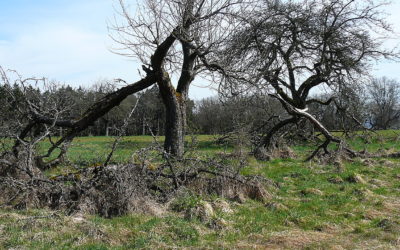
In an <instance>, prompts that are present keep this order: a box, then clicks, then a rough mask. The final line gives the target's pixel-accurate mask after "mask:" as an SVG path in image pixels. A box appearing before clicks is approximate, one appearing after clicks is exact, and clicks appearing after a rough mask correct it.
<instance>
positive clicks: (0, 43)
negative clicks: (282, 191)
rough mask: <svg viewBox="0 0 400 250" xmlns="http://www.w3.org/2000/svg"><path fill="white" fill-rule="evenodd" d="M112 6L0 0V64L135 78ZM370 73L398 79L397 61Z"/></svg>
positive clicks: (102, 0) (60, 77)
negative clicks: (112, 30)
mask: <svg viewBox="0 0 400 250" xmlns="http://www.w3.org/2000/svg"><path fill="white" fill-rule="evenodd" d="M131 2H132V3H135V1H131ZM393 2H394V3H393V5H392V6H391V7H390V8H387V11H388V12H389V14H391V16H390V17H389V21H390V22H391V23H392V24H393V25H394V27H395V30H396V32H398V33H400V15H399V14H398V13H400V0H395V1H393ZM113 4H116V2H115V0H0V10H1V15H0V24H1V25H0V65H1V66H2V67H3V68H5V69H15V70H17V71H18V72H19V73H20V74H22V75H23V76H24V77H31V76H36V77H43V76H45V77H47V78H49V79H54V80H57V81H60V82H64V83H68V84H70V85H73V86H79V85H83V86H90V85H92V84H93V83H95V82H96V81H98V80H101V79H114V78H122V79H125V80H127V81H128V82H132V81H135V80H137V79H139V76H138V73H137V72H138V69H139V68H140V67H139V65H138V64H137V63H135V62H133V61H132V60H130V59H128V58H125V57H122V56H118V55H115V54H113V53H112V52H110V48H111V47H112V46H113V45H115V44H113V42H112V41H111V39H110V38H109V37H108V32H107V22H108V21H109V20H112V18H113V15H114V13H115V11H114V8H113ZM396 36H397V37H399V35H396ZM399 41H400V40H399V39H395V40H392V41H391V42H389V43H388V44H389V45H394V44H397V43H399ZM374 74H375V75H378V76H383V75H386V76H388V77H392V78H397V79H399V80H400V70H399V66H398V64H396V63H385V62H382V63H379V64H377V65H376V66H375V71H374ZM196 85H200V86H202V84H201V83H199V82H198V83H196ZM204 86H206V85H204ZM212 94H215V92H211V91H210V90H208V89H207V88H204V87H200V88H199V87H193V88H191V90H190V97H191V98H195V99H199V98H202V97H205V96H210V95H212Z"/></svg>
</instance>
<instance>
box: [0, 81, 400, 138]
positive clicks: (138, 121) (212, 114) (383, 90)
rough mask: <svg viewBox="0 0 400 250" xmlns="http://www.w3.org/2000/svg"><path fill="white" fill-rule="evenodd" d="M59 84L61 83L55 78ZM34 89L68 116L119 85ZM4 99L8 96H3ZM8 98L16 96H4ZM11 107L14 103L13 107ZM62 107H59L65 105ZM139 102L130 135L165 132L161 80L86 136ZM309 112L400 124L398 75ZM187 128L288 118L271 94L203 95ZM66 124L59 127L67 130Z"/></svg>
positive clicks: (255, 129)
mask: <svg viewBox="0 0 400 250" xmlns="http://www.w3.org/2000/svg"><path fill="white" fill-rule="evenodd" d="M54 86H57V84H55V85H54ZM6 87H7V86H4V85H2V86H0V98H2V99H3V98H5V97H6V96H7V95H5V94H3V93H5V91H12V92H14V93H15V96H18V92H21V91H22V90H21V89H20V87H19V86H14V87H13V89H11V90H10V89H8V90H6V89H5V88H6ZM28 88H29V91H31V92H32V95H33V96H34V95H39V96H40V97H38V98H36V99H37V100H38V101H40V102H43V101H45V100H48V99H51V98H52V99H54V100H57V105H59V106H60V107H64V110H65V112H63V113H62V118H63V119H71V118H73V117H80V116H81V115H83V113H84V112H85V111H86V110H87V109H88V108H89V107H90V105H91V104H92V103H94V102H96V101H98V100H99V99H101V98H102V97H104V96H105V95H107V94H108V93H111V92H113V91H115V87H114V86H113V85H112V84H110V83H108V82H101V83H97V84H95V85H93V86H92V87H90V88H82V87H78V88H73V87H71V86H68V85H67V86H59V85H58V87H53V88H51V89H47V90H46V91H40V90H39V89H35V88H34V87H32V86H29V87H28ZM313 97H314V98H315V99H318V100H320V101H321V102H327V101H329V98H331V97H332V94H322V93H318V94H314V96H313ZM3 101H4V102H3ZM1 102H2V103H7V102H8V103H9V102H12V100H1ZM10 107H11V108H10ZM12 107H13V106H12V105H10V106H1V107H0V112H2V113H3V114H9V117H10V119H9V120H8V121H7V120H3V121H1V122H2V123H3V125H4V124H5V123H7V122H9V123H11V121H12V118H11V117H12V116H13V115H14V114H15V110H12ZM60 107H59V108H60ZM133 107H136V108H135V111H134V114H133V116H132V119H130V121H129V126H128V127H127V128H126V131H125V134H126V135H152V134H153V135H164V131H165V127H164V126H165V122H164V120H165V115H166V114H165V109H164V107H163V105H162V100H161V97H160V94H159V91H158V88H157V87H156V86H154V87H152V88H149V89H147V90H144V91H142V92H139V93H137V94H135V95H130V96H129V97H128V98H126V99H125V100H124V101H123V102H122V103H121V105H119V106H117V107H115V108H114V109H113V110H112V111H111V112H108V113H107V114H105V115H104V116H103V117H101V118H99V119H98V120H97V121H95V122H94V123H93V124H92V126H90V127H89V128H88V129H86V130H84V131H82V132H81V135H82V136H113V135H117V134H118V128H120V127H121V126H122V124H123V122H124V118H125V117H126V116H127V114H128V113H129V111H130V110H132V109H133ZM309 109H310V113H311V114H313V115H314V116H315V117H316V118H317V119H318V120H319V121H321V122H322V123H323V124H324V125H325V126H326V128H328V129H329V130H354V129H357V128H358V129H361V128H362V127H365V128H368V129H374V130H379V129H397V128H399V127H400V84H399V82H397V81H396V80H394V79H388V78H385V77H383V78H374V79H372V80H371V82H370V83H369V84H364V85H363V88H362V89H361V88H358V89H354V88H353V89H347V90H342V91H341V92H340V95H335V96H334V99H333V100H332V101H331V102H330V103H329V105H318V104H311V105H310V106H309ZM187 116H188V127H189V130H188V133H192V134H224V133H229V132H232V131H235V130H237V129H238V128H242V129H243V128H245V129H246V130H247V131H249V132H252V133H263V132H265V131H268V130H269V129H270V128H271V127H273V126H274V124H276V123H277V122H278V121H280V120H282V119H285V118H286V116H287V114H286V113H285V112H284V110H283V108H282V106H281V105H280V103H279V102H278V101H277V100H276V99H275V98H272V97H270V96H268V95H259V93H258V94H253V95H240V96H236V97H230V98H223V97H218V96H213V97H207V98H204V99H201V100H196V101H193V100H189V101H188V105H187ZM62 133H63V130H62V129H60V130H59V131H58V134H59V135H62Z"/></svg>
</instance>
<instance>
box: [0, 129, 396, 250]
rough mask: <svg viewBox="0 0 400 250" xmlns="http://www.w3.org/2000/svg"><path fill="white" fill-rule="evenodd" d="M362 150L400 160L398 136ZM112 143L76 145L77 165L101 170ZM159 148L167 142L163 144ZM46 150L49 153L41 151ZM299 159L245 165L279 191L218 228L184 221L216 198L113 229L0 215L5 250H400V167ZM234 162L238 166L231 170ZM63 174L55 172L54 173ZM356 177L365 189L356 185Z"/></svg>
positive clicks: (207, 144)
mask: <svg viewBox="0 0 400 250" xmlns="http://www.w3.org/2000/svg"><path fill="white" fill-rule="evenodd" d="M379 135H380V136H379V137H378V138H375V139H373V140H371V142H370V143H369V144H364V142H363V140H362V139H361V138H355V139H353V140H351V141H350V144H351V145H352V146H353V147H354V148H357V149H364V148H367V150H369V151H374V150H375V151H376V150H378V149H379V148H382V147H383V148H393V149H394V150H399V149H400V145H399V143H398V141H397V132H396V131H382V132H379ZM212 139H213V137H212V136H198V137H197V146H196V148H195V152H196V153H199V154H200V155H202V156H204V157H206V156H212V155H215V154H217V153H218V152H221V151H228V152H232V151H234V150H235V149H234V146H229V145H217V144H215V143H213V141H212ZM112 141H113V139H112V138H107V137H84V138H77V139H76V140H75V141H74V143H73V145H72V147H71V149H70V151H69V155H68V156H69V158H70V159H71V160H72V161H73V162H75V163H82V162H84V163H87V164H94V163H95V162H96V161H101V160H103V158H102V157H104V155H106V154H107V153H108V150H109V147H110V145H111V144H112ZM160 141H162V138H160ZM151 143H152V138H151V137H143V136H140V137H126V138H124V139H123V141H122V143H121V144H120V146H119V147H118V149H117V151H116V154H115V158H113V161H114V162H127V161H130V160H131V157H132V154H133V153H134V152H135V150H137V149H139V148H141V147H144V146H146V145H149V144H151ZM44 146H45V145H44ZM293 148H294V150H295V153H296V154H297V155H298V156H299V157H298V158H296V159H275V160H272V161H269V162H264V161H258V160H256V159H255V158H254V157H252V156H248V159H247V165H246V166H245V168H244V169H242V173H243V174H245V175H253V174H259V175H262V176H264V177H266V178H269V179H271V180H273V181H275V182H277V183H279V188H277V189H276V190H271V192H273V199H272V200H270V201H268V202H267V203H262V202H258V201H252V200H247V201H246V202H245V203H243V204H240V203H237V202H234V201H228V202H229V204H230V206H231V208H232V210H233V213H224V212H217V213H216V215H215V217H214V218H213V220H216V221H217V220H224V221H225V222H226V223H225V224H224V226H222V227H215V226H213V223H210V222H202V221H200V220H199V219H196V218H192V219H188V218H186V217H185V216H184V214H185V212H184V211H185V210H187V209H191V208H194V207H196V206H197V205H198V204H200V203H201V202H202V201H208V202H211V203H212V202H214V201H215V200H216V199H219V198H218V197H200V196H196V195H194V194H193V195H192V196H188V197H184V198H182V199H180V200H177V201H175V203H174V204H172V205H171V209H170V210H169V212H167V213H166V214H165V215H163V216H161V217H156V216H150V215H142V214H131V215H126V216H121V217H116V218H111V219H105V218H101V217H98V216H93V215H85V216H84V220H83V221H81V222H74V219H73V217H71V216H65V215H63V214H62V213H61V212H57V216H51V217H41V216H47V215H49V214H50V215H51V214H52V213H54V212H51V211H46V210H28V211H16V210H6V209H0V249H3V248H4V249H8V248H17V247H24V248H29V249H110V248H112V249H130V248H147V249H157V248H217V249H218V248H219V249H224V248H227V249H231V248H245V249H246V248H254V247H259V248H286V249H302V248H304V249H330V248H333V247H335V246H336V247H338V246H341V247H342V248H345V249H354V248H359V249H371V248H379V249H398V248H399V247H400V245H399V244H400V242H399V239H400V233H399V232H400V212H399V211H400V192H399V190H400V184H399V180H400V161H399V160H397V159H375V160H374V161H373V162H372V163H368V162H365V161H363V160H362V159H354V160H353V161H350V162H343V166H342V168H341V169H338V168H337V167H336V166H334V165H329V164H328V165H320V164H318V163H316V162H312V163H305V162H303V159H304V157H305V156H306V155H308V154H309V152H310V151H311V150H312V145H300V146H296V147H293ZM232 162H234V160H232ZM57 171H58V172H60V171H63V169H58V170H56V171H55V172H57ZM355 176H359V177H361V178H362V180H363V181H359V182H356V181H354V179H355ZM337 249H338V248H337Z"/></svg>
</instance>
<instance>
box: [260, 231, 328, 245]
mask: <svg viewBox="0 0 400 250" xmlns="http://www.w3.org/2000/svg"><path fill="white" fill-rule="evenodd" d="M332 237H333V235H332V234H328V233H323V232H314V231H300V230H291V231H283V232H278V233H272V234H271V235H270V237H269V240H268V243H267V245H265V247H266V248H267V249H269V248H273V249H282V248H287V249H301V248H305V247H307V246H308V245H311V244H315V243H320V242H323V241H327V240H329V239H331V238H332Z"/></svg>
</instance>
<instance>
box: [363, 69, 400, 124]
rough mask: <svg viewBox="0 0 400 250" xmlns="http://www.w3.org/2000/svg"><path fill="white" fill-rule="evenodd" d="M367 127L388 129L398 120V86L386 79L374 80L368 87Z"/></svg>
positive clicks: (399, 112) (399, 88)
mask: <svg viewBox="0 0 400 250" xmlns="http://www.w3.org/2000/svg"><path fill="white" fill-rule="evenodd" d="M368 94H369V105H368V110H369V120H368V122H369V125H370V126H371V127H372V128H373V129H388V128H391V127H393V125H395V124H396V123H397V122H398V121H399V119H400V107H399V105H400V84H399V83H398V82H397V81H396V80H394V79H388V78H386V77H382V78H374V79H372V81H371V83H370V84H369V86H368Z"/></svg>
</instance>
